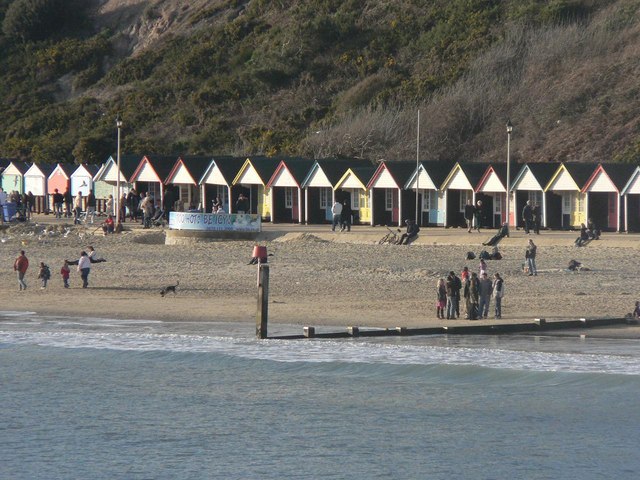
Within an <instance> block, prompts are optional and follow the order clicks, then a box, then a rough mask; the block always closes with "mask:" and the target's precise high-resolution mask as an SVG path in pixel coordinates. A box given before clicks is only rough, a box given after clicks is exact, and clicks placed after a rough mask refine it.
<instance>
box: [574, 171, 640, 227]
mask: <svg viewBox="0 0 640 480" xmlns="http://www.w3.org/2000/svg"><path fill="white" fill-rule="evenodd" d="M635 168H636V166H635V165H631V164H628V163H609V164H603V163H601V164H599V165H598V166H597V167H596V169H595V170H594V172H593V173H592V174H591V176H590V177H589V179H588V180H587V181H586V183H585V184H584V186H583V187H582V193H584V194H585V210H586V212H587V213H586V216H587V219H591V220H592V221H593V222H594V223H595V225H596V227H597V228H598V229H600V230H609V231H616V232H619V231H620V230H621V229H622V228H623V226H622V222H621V219H620V217H621V211H622V208H621V207H622V205H621V203H622V201H621V198H622V197H621V196H620V195H621V192H622V189H623V188H624V187H625V185H626V183H627V182H628V181H629V179H630V178H631V175H632V174H633V171H634V170H635Z"/></svg>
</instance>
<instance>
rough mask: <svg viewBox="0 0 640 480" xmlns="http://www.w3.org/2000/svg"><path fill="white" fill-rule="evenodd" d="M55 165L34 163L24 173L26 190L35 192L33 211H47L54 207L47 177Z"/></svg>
mask: <svg viewBox="0 0 640 480" xmlns="http://www.w3.org/2000/svg"><path fill="white" fill-rule="evenodd" d="M55 167H56V166H55V165H51V164H43V163H40V164H38V163H34V164H33V165H31V166H30V167H29V170H27V171H26V172H25V173H24V190H25V192H27V193H29V192H31V193H32V194H33V196H34V202H33V203H34V205H33V211H34V212H36V213H45V212H49V211H51V210H52V209H53V205H52V204H51V203H50V202H49V200H50V199H49V189H48V182H47V179H48V178H49V175H51V172H53V169H54V168H55Z"/></svg>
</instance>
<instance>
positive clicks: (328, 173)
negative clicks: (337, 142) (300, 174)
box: [301, 158, 371, 224]
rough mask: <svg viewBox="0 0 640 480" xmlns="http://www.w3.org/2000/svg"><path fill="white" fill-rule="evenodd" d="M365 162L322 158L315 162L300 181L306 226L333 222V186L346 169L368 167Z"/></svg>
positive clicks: (367, 162) (367, 163)
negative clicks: (302, 190)
mask: <svg viewBox="0 0 640 480" xmlns="http://www.w3.org/2000/svg"><path fill="white" fill-rule="evenodd" d="M369 165H371V163H370V162H369V161H366V160H355V159H350V158H323V159H319V160H316V161H315V162H314V163H313V165H312V166H311V168H310V169H309V172H308V173H307V176H306V177H305V179H304V180H303V181H302V184H301V187H302V188H303V189H304V199H305V201H304V205H305V207H304V209H305V213H304V218H305V222H306V223H307V224H314V223H315V224H318V223H327V222H331V221H332V220H333V215H332V214H331V207H332V205H333V202H334V196H333V186H334V185H335V184H336V183H338V180H340V178H341V177H342V176H343V175H344V173H345V172H346V171H347V169H349V168H351V167H357V166H369Z"/></svg>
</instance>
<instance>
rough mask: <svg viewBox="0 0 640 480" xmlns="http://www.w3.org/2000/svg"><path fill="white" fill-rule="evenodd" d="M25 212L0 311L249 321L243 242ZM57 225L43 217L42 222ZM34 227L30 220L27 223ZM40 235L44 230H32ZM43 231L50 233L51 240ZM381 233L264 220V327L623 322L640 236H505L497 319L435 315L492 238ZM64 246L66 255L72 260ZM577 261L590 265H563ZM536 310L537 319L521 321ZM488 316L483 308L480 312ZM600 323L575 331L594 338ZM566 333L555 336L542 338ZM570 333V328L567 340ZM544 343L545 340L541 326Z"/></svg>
mask: <svg viewBox="0 0 640 480" xmlns="http://www.w3.org/2000/svg"><path fill="white" fill-rule="evenodd" d="M50 220H51V219H46V218H36V221H35V222H34V223H31V224H27V225H19V226H18V227H12V228H9V229H6V230H3V231H2V232H1V236H2V238H1V239H2V243H0V251H1V252H2V258H3V259H4V260H3V264H4V268H3V269H2V271H1V272H0V282H1V284H2V285H3V287H2V289H0V309H1V310H11V311H35V312H37V313H38V314H41V315H62V316H71V317H78V316H84V317H100V318H116V319H131V320H143V319H146V320H161V321H168V320H171V321H182V320H185V321H203V322H207V321H211V322H242V323H248V324H250V325H251V326H249V325H248V328H250V329H253V328H254V327H253V325H254V324H255V318H256V317H255V315H256V304H257V300H256V295H257V289H256V267H255V266H248V265H247V263H248V260H249V259H250V255H251V251H252V248H253V245H254V244H255V243H256V242H249V241H217V242H211V243H194V244H191V245H180V246H174V245H164V233H163V231H162V230H160V229H156V230H142V229H141V228H140V227H139V226H138V225H133V226H131V224H129V223H127V224H125V227H127V228H129V227H133V228H131V230H127V231H125V232H124V233H123V234H121V235H110V236H108V237H104V236H102V235H91V234H90V232H91V231H92V230H95V226H93V227H92V226H89V227H84V226H81V227H73V226H72V225H68V224H64V222H55V221H50ZM54 220H55V219H54ZM36 224H37V226H36ZM42 229H45V230H44V231H45V232H47V233H44V234H43V231H42ZM50 232H54V233H50ZM385 232H386V229H385V228H384V227H367V226H356V227H354V228H353V230H352V232H351V233H342V234H338V233H331V231H330V227H327V226H322V225H320V226H303V225H302V226H301V225H281V224H278V225H266V226H265V228H264V231H263V233H262V234H261V236H260V238H259V240H258V242H259V243H260V244H264V245H266V246H267V249H268V251H269V252H270V253H274V256H273V257H270V260H269V261H270V264H271V292H270V302H269V310H270V311H269V323H270V324H271V325H274V326H275V325H297V326H300V332H302V326H305V325H308V326H315V327H322V328H325V327H332V328H343V327H347V326H361V327H362V328H365V327H372V328H395V327H398V326H402V327H407V328H422V327H437V326H445V325H449V326H458V325H483V324H492V323H494V324H495V323H501V324H502V323H530V322H532V321H533V319H534V318H547V319H552V318H574V319H575V318H580V317H589V318H591V317H623V316H625V314H626V313H628V312H630V311H631V310H632V309H633V304H634V303H635V300H636V297H637V296H638V292H637V290H636V288H635V285H634V283H633V278H635V273H636V272H635V271H634V270H635V268H634V267H635V266H634V264H633V262H630V261H629V259H630V258H633V257H634V256H635V254H636V250H637V249H638V248H639V244H640V242H639V240H640V235H636V234H615V233H605V234H604V235H603V238H602V240H600V241H599V243H597V244H596V242H593V243H592V244H591V245H590V246H589V247H586V248H576V247H573V245H572V243H573V239H574V238H575V236H576V233H575V232H543V233H541V234H540V235H536V236H527V235H525V234H524V232H522V231H515V232H512V235H511V237H510V238H506V239H504V240H503V242H502V243H501V244H500V251H501V252H502V253H503V255H504V259H503V260H500V261H492V262H489V273H490V274H492V273H493V272H494V271H499V272H500V273H501V274H502V275H503V277H505V283H506V297H505V300H504V304H503V320H500V321H493V320H491V318H489V319H487V320H480V321H468V320H438V319H436V318H435V293H434V292H435V283H436V281H437V279H438V278H439V277H440V276H442V275H444V274H446V273H447V272H448V271H449V270H454V271H456V272H457V273H459V272H460V270H461V268H462V266H463V265H468V266H469V268H470V269H471V270H475V269H476V268H477V263H478V261H477V260H471V261H466V260H465V258H466V252H467V251H474V252H475V253H476V254H477V253H479V252H480V250H482V249H487V248H488V247H483V246H482V245H481V242H483V241H486V239H488V238H489V237H490V236H491V234H492V233H493V232H492V231H486V232H483V233H481V234H477V233H473V234H468V233H467V232H466V230H464V229H441V228H425V229H422V230H421V233H420V237H419V238H418V240H417V241H416V242H415V243H414V244H413V245H411V246H408V247H406V246H395V245H377V240H379V239H380V238H381V237H382V236H383V235H384V233H385ZM528 238H534V241H535V242H536V244H537V245H538V247H539V260H538V268H539V272H540V275H539V276H538V277H527V276H526V275H524V274H523V273H522V271H521V265H522V263H523V261H524V258H523V252H524V248H525V245H526V242H527V239H528ZM87 245H93V246H95V248H96V250H97V252H98V255H99V256H104V257H105V258H106V259H107V262H105V263H101V264H94V265H93V268H92V273H91V275H90V277H89V285H90V286H89V288H88V289H85V290H83V289H81V288H79V278H78V274H77V273H76V272H75V271H73V270H72V275H71V288H70V289H64V288H63V287H62V281H61V278H60V275H59V270H60V267H61V264H62V260H63V259H64V258H75V256H77V255H78V254H79V251H80V250H81V249H84V248H86V246H87ZM20 249H24V250H25V251H26V252H27V256H28V257H29V260H30V268H29V271H28V272H27V284H28V285H29V289H28V290H27V291H26V292H18V288H17V281H16V279H15V274H14V272H13V271H12V269H11V267H12V264H13V259H14V258H15V256H16V255H17V253H18V251H19V250H20ZM74 252H75V255H74ZM573 258H575V259H577V260H579V261H581V262H582V263H583V265H585V266H586V267H588V268H590V270H588V271H584V272H575V273H570V272H567V271H565V268H566V265H567V263H568V261H569V260H571V259H573ZM40 261H45V263H47V264H48V265H49V266H50V268H51V272H52V279H51V280H50V283H49V286H48V288H47V289H46V290H39V284H38V281H37V279H36V277H37V265H38V264H39V262H40ZM177 281H179V282H180V284H179V286H178V289H177V293H176V295H173V294H169V295H167V296H166V297H164V298H163V297H161V296H160V294H159V292H160V290H161V289H162V288H164V286H167V285H172V284H175V283H176V282H177ZM533 312H535V313H533ZM490 313H492V311H490ZM601 329H602V327H596V328H589V329H585V331H582V330H579V331H578V332H577V333H576V335H578V336H579V335H583V334H587V335H588V336H598V337H602V335H604V334H605V331H604V330H601ZM606 330H607V331H608V332H607V335H612V336H613V338H630V339H637V338H640V327H637V326H628V327H626V326H625V327H623V330H624V332H626V333H623V330H622V329H613V330H612V329H610V328H608V329H606ZM558 333H560V334H563V335H564V333H565V331H562V332H559V331H554V332H552V334H553V335H554V336H555V335H556V334H558ZM566 333H570V332H566ZM540 334H543V335H549V332H544V333H543V332H540Z"/></svg>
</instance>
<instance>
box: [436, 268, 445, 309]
mask: <svg viewBox="0 0 640 480" xmlns="http://www.w3.org/2000/svg"><path fill="white" fill-rule="evenodd" d="M446 306H447V285H446V284H445V283H444V278H441V279H440V280H438V283H437V285H436V318H444V309H445V308H446Z"/></svg>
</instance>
